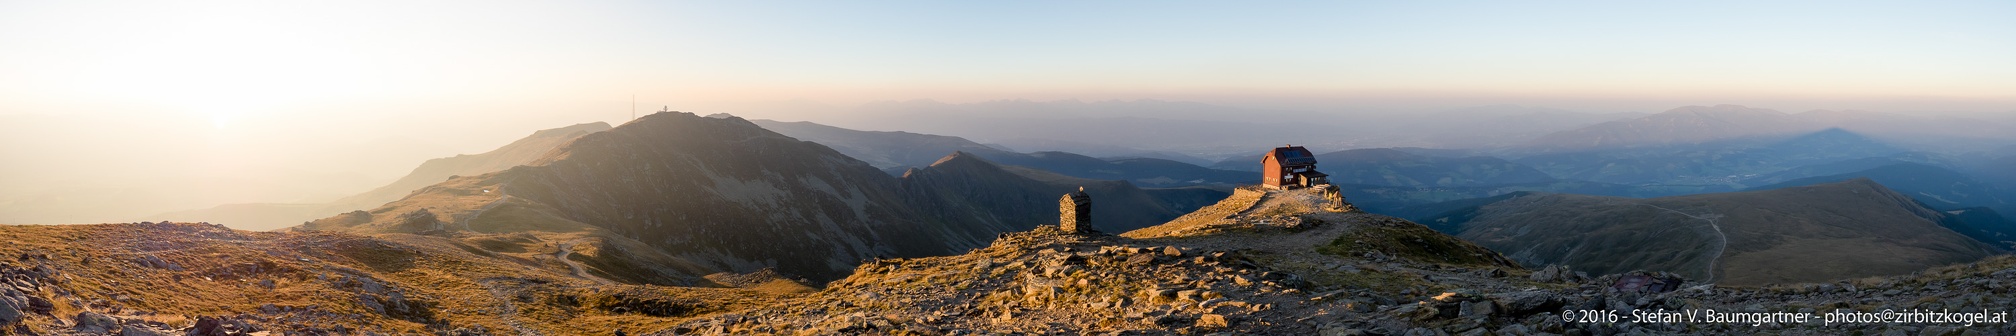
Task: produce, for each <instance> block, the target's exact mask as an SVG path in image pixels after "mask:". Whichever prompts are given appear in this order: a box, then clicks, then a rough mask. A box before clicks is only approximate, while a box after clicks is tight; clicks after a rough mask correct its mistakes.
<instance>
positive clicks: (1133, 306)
mask: <svg viewBox="0 0 2016 336" xmlns="http://www.w3.org/2000/svg"><path fill="white" fill-rule="evenodd" d="M1243 196H1246V197H1241V195H1235V196H1234V198H1233V199H1230V200H1228V201H1227V202H1237V203H1236V204H1221V205H1225V206H1226V207H1230V208H1235V209H1229V210H1228V209H1217V210H1215V211H1219V215H1217V217H1216V218H1211V219H1210V220H1194V219H1196V218H1192V219H1193V220H1192V221H1187V222H1186V221H1183V220H1179V221H1177V222H1172V225H1186V226H1189V227H1178V228H1170V227H1164V228H1151V229H1144V231H1148V232H1152V233H1153V234H1148V235H1145V236H1151V237H1152V238H1129V237H1122V236H1113V235H1103V234H1094V235H1078V234H1067V233H1063V232H1061V231H1058V230H1056V229H1055V228H1054V227H1047V226H1046V227H1042V228H1038V229H1037V230H1035V231H1031V232H1021V233H1013V234H1008V235H1004V237H1001V238H1000V239H999V240H997V241H995V243H994V244H993V245H992V246H990V247H987V248H983V249H979V250H975V251H973V252H971V253H968V254H964V255H958V256H948V257H934V258H918V259H903V260H882V261H877V262H873V263H869V264H866V265H862V266H861V267H860V268H859V269H857V270H856V272H855V274H854V276H852V277H849V278H846V279H844V280H840V281H837V282H834V283H832V284H830V285H829V286H827V287H826V288H825V289H824V290H822V291H819V292H817V293H813V294H811V295H807V296H805V297H801V298H796V299H793V300H788V301H784V302H780V303H778V304H773V305H768V306H764V307H760V308H755V309H750V310H745V311H736V312H730V313H725V314H721V315H716V316H711V317H705V318H701V319H696V320H692V321H689V322H686V323H683V324H681V325H679V326H678V327H677V328H673V329H671V330H664V331H659V332H657V333H655V334H658V335H674V334H678V335H685V334H799V335H829V334H918V335H972V334H1110V335H1160V334H1224V335H1617V334H1655V335H1656V334H1783V335H1844V334H1884V335H1921V334H1923V335H1977V334H1978V335H2000V334H2010V333H2011V331H2012V329H2011V328H2010V326H2009V325H2008V324H1977V325H1974V326H1971V327H1969V326H1965V325H1962V324H1937V323H1917V324H1875V323H1847V324H1841V323H1835V324H1826V325H1823V324H1822V321H1820V320H1818V319H1816V320H1813V321H1811V322H1809V323H1805V324H1798V323H1748V322H1744V321H1737V322H1709V321H1706V317H1705V313H1706V310H1709V309H1713V310H1716V311H1717V312H1721V313H1725V314H1724V315H1718V316H1723V317H1725V318H1728V317H1730V316H1732V315H1727V314H1726V313H1730V312H1793V313H1797V312H1807V313H1825V312H1828V311H1833V310H1835V309H1846V310H1854V311H1862V312H1880V311H1883V310H1886V309H1887V310H1893V311H1904V310H1908V309H1932V310H1938V309H1948V310H1951V311H1980V310H1983V309H1986V310H1987V311H1990V312H2000V311H2006V310H2007V309H2009V308H2011V306H2012V305H2016V300H2012V299H2016V297H2012V296H2010V295H2009V293H2008V289H2007V288H2008V287H2007V286H2006V283H2007V282H2008V281H2012V277H2016V268H2012V266H2016V259H2011V258H2006V257H2005V258H1996V259H1992V260H1989V261H1984V262H1981V263H1976V264H1970V265H1965V266H1957V267H1949V268H1941V269H1936V270H1930V271H1926V272H1921V273H1920V274H1917V275H1912V276H1903V277H1892V278H1870V279H1857V280H1851V281H1841V282H1836V283H1828V284H1803V285H1792V286H1773V287H1764V288H1726V287H1715V286H1712V285H1702V284H1694V283H1686V282H1685V280H1684V279H1680V278H1679V277H1678V276H1676V275H1673V274H1666V273H1644V272H1636V273H1629V274H1616V275H1606V276H1599V277H1593V278H1592V277H1589V276H1588V275H1586V274H1580V273H1577V272H1574V271H1572V270H1568V269H1565V268H1563V267H1558V266H1557V267H1547V268H1543V269H1541V270H1538V271H1528V270H1523V269H1520V268H1519V267H1517V266H1515V265H1512V264H1511V263H1510V262H1509V261H1505V260H1504V259H1503V258H1502V257H1499V256H1497V255H1496V254H1495V253H1489V251H1484V250H1481V249H1472V248H1474V246H1470V245H1468V244H1466V243H1461V242H1460V241H1458V242H1436V241H1433V240H1435V239H1437V236H1434V235H1432V231H1426V230H1425V228H1421V229H1422V230H1423V231H1414V230H1411V229H1414V228H1417V227H1420V225H1419V224H1414V223H1411V222H1406V221H1403V220H1398V219H1394V218H1391V217H1386V216H1380V215H1373V214H1363V213H1328V212H1320V211H1317V212H1301V211H1300V210H1297V209H1308V208H1310V207H1309V206H1310V205H1313V204H1315V203H1313V202H1317V201H1319V200H1318V199H1316V198H1312V197H1308V196H1309V195H1301V194H1297V193H1273V194H1249V195H1243ZM1255 196H1258V197H1255ZM1241 207H1243V208H1244V210H1238V209H1236V208H1241ZM1214 208H1218V207H1214ZM1185 232H1189V234H1186V233H1185ZM1421 232H1429V233H1421ZM1367 233H1379V234H1383V235H1386V236H1382V237H1386V238H1393V239H1388V240H1397V241H1398V242H1399V244H1389V243H1387V242H1384V241H1380V240H1379V239H1374V238H1378V237H1373V236H1366V235H1365V234H1367ZM1396 233H1397V234H1396ZM1415 233H1418V234H1419V236H1410V234H1415ZM1136 235H1137V234H1135V233H1130V234H1127V236H1136ZM1441 237H1445V238H1446V236H1441ZM1419 246H1445V250H1439V251H1430V250H1410V247H1419ZM1625 277H1633V278H1635V279H1639V280H1648V279H1656V280H1663V281H1671V282H1673V283H1671V284H1668V285H1667V287H1669V288H1678V289H1677V290H1671V291H1655V290H1649V289H1643V288H1628V289H1619V288H1616V287H1615V285H1616V284H1618V283H1619V280H1620V279H1623V278H1625ZM1634 309H1635V310H1636V311H1638V312H1641V314H1645V316H1648V317H1649V316H1654V315H1650V314H1651V313H1655V312H1674V313H1680V312H1687V311H1694V312H1696V313H1697V314H1701V315H1702V316H1697V317H1696V318H1697V320H1696V321H1695V322H1685V321H1684V320H1681V321H1671V319H1678V318H1680V317H1672V318H1669V320H1666V321H1655V320H1644V321H1632V318H1633V315H1631V314H1632V312H1633V311H1634ZM1577 312H1583V315H1579V316H1580V317H1578V315H1576V314H1577ZM1608 312H1616V313H1617V314H1620V316H1619V317H1618V318H1617V319H1615V320H1610V318H1609V317H1608V316H1603V314H1607V313H1608ZM1591 313H1595V314H1596V316H1595V317H1593V318H1592V317H1591V316H1590V315H1589V314H1591ZM1665 316H1672V315H1665ZM1592 320H1593V321H1595V322H1591V321H1592Z"/></svg>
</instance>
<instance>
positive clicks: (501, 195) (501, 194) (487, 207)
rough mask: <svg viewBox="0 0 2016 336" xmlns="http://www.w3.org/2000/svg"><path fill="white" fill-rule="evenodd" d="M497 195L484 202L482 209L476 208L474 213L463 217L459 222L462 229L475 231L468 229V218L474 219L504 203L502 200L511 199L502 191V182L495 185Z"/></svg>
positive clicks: (509, 195)
mask: <svg viewBox="0 0 2016 336" xmlns="http://www.w3.org/2000/svg"><path fill="white" fill-rule="evenodd" d="M497 196H498V197H497V200H495V201H490V204H484V205H483V208H482V209H476V213H472V214H469V217H463V218H462V222H461V223H459V224H460V225H461V226H462V231H472V232H473V231H476V230H471V229H469V221H470V220H474V219H476V217H480V216H483V212H484V211H490V209H495V208H497V206H499V205H504V201H507V200H510V199H511V194H506V193H504V185H503V184H498V185H497Z"/></svg>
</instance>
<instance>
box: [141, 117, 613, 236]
mask: <svg viewBox="0 0 2016 336" xmlns="http://www.w3.org/2000/svg"><path fill="white" fill-rule="evenodd" d="M609 128H610V127H609V124H607V123H601V122H595V123H586V124H578V125H573V126H567V127H561V128H554V129H547V130H540V131H537V132H532V135H531V136H527V137H525V138H523V139H519V140H518V141H513V142H511V143H510V144H507V145H504V146H503V147H498V148H497V149H494V150H491V151H488V152H483V153H482V154H473V155H457V156H454V157H446V158H438V159H432V160H427V162H425V163H421V164H420V167H419V168H414V169H413V172H411V173H407V174H406V176H405V177H402V178H400V179H399V180H397V181H394V182H392V183H391V184H387V185H385V186H382V187H378V188H377V189H372V190H371V191H367V192H364V193H361V194H357V195H351V196H349V197H344V198H342V199H338V200H336V201H333V202H329V203H320V204H286V203H248V204H226V205H219V206H216V207H211V208H206V209H197V210H184V211H176V212H169V213H162V214H156V215H152V216H147V217H146V218H142V220H157V219H165V220H172V221H191V222H195V221H207V222H213V223H226V224H229V225H231V226H232V227H235V228H239V229H244V230H272V229H278V228H284V227H289V226H294V225H300V224H301V223H302V222H305V221H309V220H313V219H317V218H323V217H328V216H332V215H335V214H337V213H342V212H345V211H351V210H359V209H370V208H373V207H377V206H379V205H383V204H385V203H386V202H391V201H396V200H399V199H400V198H402V197H406V195H407V194H409V193H412V192H414V191H415V190H419V189H420V188H424V187H426V186H428V185H433V184H435V183H439V182H441V181H442V180H446V179H448V178H449V177H453V176H457V175H478V174H483V173H489V172H494V171H499V170H504V169H507V168H511V167H514V166H518V165H522V164H526V163H530V162H532V161H533V160H536V159H538V158H541V157H544V156H545V155H546V153H547V152H549V151H552V150H553V149H554V148H558V147H560V145H563V144H566V143H567V142H569V141H573V140H574V139H575V138H580V137H581V136H584V135H588V134H590V133H595V132H601V131H604V130H608V129H609Z"/></svg>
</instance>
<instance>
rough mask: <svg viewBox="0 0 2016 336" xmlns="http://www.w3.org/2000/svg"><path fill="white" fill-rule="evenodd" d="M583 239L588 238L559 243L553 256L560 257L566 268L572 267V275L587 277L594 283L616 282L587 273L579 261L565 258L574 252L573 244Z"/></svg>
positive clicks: (611, 283)
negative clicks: (558, 248)
mask: <svg viewBox="0 0 2016 336" xmlns="http://www.w3.org/2000/svg"><path fill="white" fill-rule="evenodd" d="M583 240H588V238H581V239H575V240H570V241H567V242H565V243H560V251H557V252H553V258H557V259H560V262H561V263H565V264H567V268H570V269H573V270H574V277H577V278H582V279H588V280H590V281H594V282H595V283H599V284H604V285H614V284H616V282H615V281H609V279H603V278H602V277H598V276H595V275H593V274H588V270H587V269H586V268H582V267H581V263H577V262H574V261H573V260H568V259H567V256H568V255H573V254H574V244H577V243H580V242H581V241H583Z"/></svg>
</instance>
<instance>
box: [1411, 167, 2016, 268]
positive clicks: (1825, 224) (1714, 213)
mask: <svg viewBox="0 0 2016 336" xmlns="http://www.w3.org/2000/svg"><path fill="white" fill-rule="evenodd" d="M1455 203H1458V204H1452V205H1449V206H1447V208H1450V209H1453V210H1449V211H1445V212H1442V213H1439V214H1436V215H1431V216H1426V217H1422V218H1419V219H1417V221H1420V222H1421V223H1423V224H1427V225H1429V226H1431V227H1435V228H1437V229H1438V230H1442V231H1444V232H1450V233H1453V234H1455V235H1457V236H1458V237H1462V238H1464V239H1466V240H1469V241H1472V242H1476V243H1478V244H1480V245H1483V246H1486V247H1489V248H1491V249H1493V250H1497V251H1500V252H1501V253H1506V254H1507V256H1510V257H1512V258H1513V259H1515V260H1518V261H1520V262H1522V263H1524V264H1527V265H1529V266H1537V265H1546V264H1566V265H1570V266H1573V267H1574V268H1575V269H1577V270H1587V271H1590V272H1592V273H1615V272H1623V271H1629V270H1634V269H1645V270H1658V271H1670V272H1676V273H1681V274H1686V275H1688V277H1689V278H1694V279H1713V281H1714V282H1716V283H1720V284H1726V285H1761V284H1770V283H1791V282H1813V281H1830V280H1834V279H1845V278H1854V277H1864V276H1875V275H1894V274H1905V273H1910V272H1912V271H1916V270H1919V269H1923V268H1924V267H1926V266H1931V265H1943V264H1955V263H1965V262H1971V261H1974V260H1979V259H1981V258H1983V257H1986V256H1988V255H1991V254H1997V253H2003V252H2005V250H2003V249H2000V248H1997V247H1995V246H1992V245H1989V244H1987V243H1984V242H1982V241H1977V240H1976V239H1973V238H1970V237H1969V235H1964V234H1962V233H1959V232H1956V231H1954V230H1951V229H1948V227H1950V226H1952V225H1954V224H1956V223H1958V224H1967V223H1970V221H1977V220H1979V219H1971V218H1957V217H1959V215H1956V214H1952V213H1946V212H1940V211H1937V210H1934V209H1932V208H1929V207H1926V206H1925V205H1924V204H1922V203H1919V202H1917V201H1916V200H1914V199H1912V198H1911V197H1909V196H1906V195H1904V194H1902V193H1898V192H1896V191H1892V190H1891V189H1889V188H1886V187H1884V186H1883V185H1881V184H1878V183H1876V182H1875V181H1871V180H1869V179H1855V180H1850V181H1846V182H1838V183H1828V184H1820V185H1812V186H1803V187H1791V188H1783V189H1775V190H1765V191H1750V192H1737V193H1718V194H1702V195H1689V196H1675V197H1663V198H1651V199H1632V198H1621V197H1603V196H1585V195H1567V194H1547V193H1515V194H1507V195H1502V196H1498V197H1493V198H1489V199H1481V200H1469V201H1461V202H1455ZM1962 213H1963V214H1964V213H1965V212H1962ZM1998 218H1999V217H1998ZM1991 224H1992V223H1980V224H1977V225H1991Z"/></svg>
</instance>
